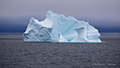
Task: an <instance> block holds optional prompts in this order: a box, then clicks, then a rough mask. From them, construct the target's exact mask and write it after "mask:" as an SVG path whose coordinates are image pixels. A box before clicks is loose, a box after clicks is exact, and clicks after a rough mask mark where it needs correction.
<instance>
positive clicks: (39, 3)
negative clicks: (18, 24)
mask: <svg viewBox="0 0 120 68" xmlns="http://www.w3.org/2000/svg"><path fill="white" fill-rule="evenodd" d="M49 9H50V10H52V11H53V12H55V13H58V14H64V15H66V16H74V17H76V18H86V19H92V20H94V19H95V20H109V21H116V22H120V0H0V17H8V18H9V17H23V16H41V17H45V15H46V12H47V11H48V10H49Z"/></svg>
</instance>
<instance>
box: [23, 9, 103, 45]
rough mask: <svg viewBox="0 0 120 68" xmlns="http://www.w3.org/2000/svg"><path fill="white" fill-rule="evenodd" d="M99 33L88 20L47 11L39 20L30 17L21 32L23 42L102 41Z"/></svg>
mask: <svg viewBox="0 0 120 68" xmlns="http://www.w3.org/2000/svg"><path fill="white" fill-rule="evenodd" d="M100 36H101V35H100V33H99V32H98V30H97V29H95V28H94V27H93V26H91V25H89V23H88V22H85V21H78V20H76V19H75V18H74V17H71V16H69V17H65V16H64V15H58V14H56V13H53V12H52V11H48V12H47V15H46V19H45V20H43V21H41V22H39V21H38V20H37V19H34V18H31V19H30V23H29V24H28V26H27V29H26V31H25V32H24V33H23V40H24V42H70V43H71V42H84V43H88V42H102V41H101V40H100Z"/></svg>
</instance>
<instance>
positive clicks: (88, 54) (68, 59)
mask: <svg viewBox="0 0 120 68" xmlns="http://www.w3.org/2000/svg"><path fill="white" fill-rule="evenodd" d="M101 35H102V36H101V37H100V38H101V40H102V41H103V43H30V42H29V43H26V42H23V39H22V35H21V34H0V68H120V34H119V33H111V34H110V33H109V34H108V33H103V34H101Z"/></svg>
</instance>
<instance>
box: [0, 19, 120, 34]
mask: <svg viewBox="0 0 120 68" xmlns="http://www.w3.org/2000/svg"><path fill="white" fill-rule="evenodd" d="M35 18H36V17H35ZM36 19H39V18H36ZM29 20H30V18H20V19H9V18H0V33H23V32H24V31H25V30H26V28H27V25H28V24H29ZM42 20H44V18H41V20H39V21H42ZM78 20H80V21H81V19H78ZM84 21H86V22H89V24H90V25H92V26H93V27H95V28H96V29H98V31H99V32H100V33H120V25H117V24H114V22H112V21H111V22H109V21H95V20H86V19H85V20H84ZM101 22H102V23H101ZM103 23H105V24H103ZM108 23H109V24H108Z"/></svg>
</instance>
